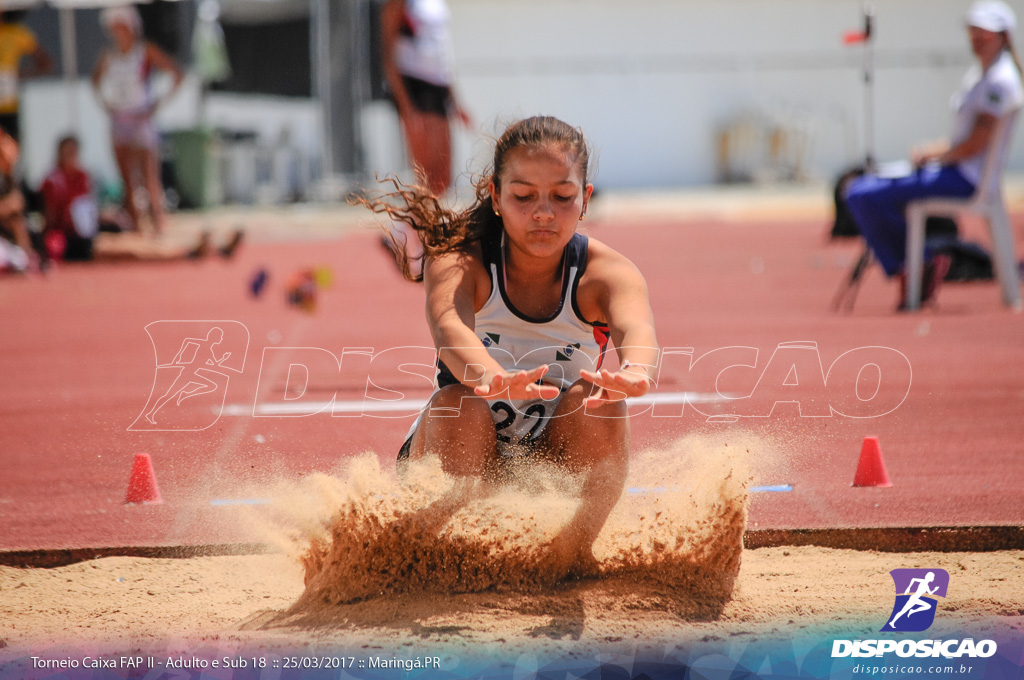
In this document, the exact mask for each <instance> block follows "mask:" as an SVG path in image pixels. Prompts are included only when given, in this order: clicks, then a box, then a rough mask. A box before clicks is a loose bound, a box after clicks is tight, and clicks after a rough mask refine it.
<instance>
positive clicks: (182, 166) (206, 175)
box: [169, 128, 224, 208]
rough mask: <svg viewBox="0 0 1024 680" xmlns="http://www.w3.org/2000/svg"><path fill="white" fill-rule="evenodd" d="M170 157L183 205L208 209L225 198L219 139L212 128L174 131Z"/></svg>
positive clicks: (171, 136)
mask: <svg viewBox="0 0 1024 680" xmlns="http://www.w3.org/2000/svg"><path fill="white" fill-rule="evenodd" d="M169 134H170V138H171V157H172V160H173V162H174V175H175V180H176V183H177V186H178V193H179V194H180V196H181V202H182V205H183V207H187V208H209V207H211V206H215V205H219V204H221V203H222V202H223V200H224V190H223V188H222V186H221V178H220V156H221V151H220V139H219V138H218V136H217V133H216V132H215V131H214V130H211V129H208V128H191V129H187V130H174V131H173V132H171V133H169Z"/></svg>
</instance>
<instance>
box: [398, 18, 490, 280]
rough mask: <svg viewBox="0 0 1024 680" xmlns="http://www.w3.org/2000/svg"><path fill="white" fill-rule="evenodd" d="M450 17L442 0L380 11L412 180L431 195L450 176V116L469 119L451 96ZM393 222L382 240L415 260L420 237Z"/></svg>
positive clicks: (440, 192)
mask: <svg viewBox="0 0 1024 680" xmlns="http://www.w3.org/2000/svg"><path fill="white" fill-rule="evenodd" d="M450 21H451V11H450V10H449V9H448V5H447V4H446V3H445V0H388V2H387V4H386V5H385V6H384V9H383V13H382V15H381V51H382V54H381V57H382V60H383V65H384V74H385V76H386V77H387V82H388V86H389V87H390V89H391V95H392V98H393V99H394V102H395V106H396V107H397V109H398V117H399V119H400V120H401V122H402V129H403V130H404V132H405V141H406V147H407V149H408V152H409V157H410V162H411V164H412V166H413V169H414V170H415V172H416V178H417V181H418V182H419V183H420V184H422V185H423V186H424V187H426V188H427V189H429V190H430V192H431V193H433V194H434V195H435V196H444V194H445V193H446V192H447V191H448V189H449V188H450V187H451V182H452V138H451V125H450V122H449V118H450V117H453V116H454V117H455V118H457V119H458V120H459V121H461V122H462V123H463V124H464V125H465V126H466V127H470V126H471V125H472V122H471V120H470V117H469V115H468V114H467V113H466V111H465V110H464V109H463V108H462V106H461V105H460V104H459V102H458V99H457V98H456V96H455V91H454V78H455V64H454V61H455V60H454V56H453V51H452V43H451V30H450V28H449V23H450ZM394 226H395V229H394V230H393V231H392V234H391V236H392V239H387V238H386V237H385V241H384V244H385V246H387V247H389V248H396V247H404V248H406V250H407V254H408V255H409V260H410V261H413V262H418V261H419V255H420V246H419V239H418V238H416V236H415V234H414V232H413V230H412V229H411V228H410V227H408V226H407V225H404V224H402V223H396V224H395V225H394ZM395 232H399V233H395ZM392 240H393V241H392Z"/></svg>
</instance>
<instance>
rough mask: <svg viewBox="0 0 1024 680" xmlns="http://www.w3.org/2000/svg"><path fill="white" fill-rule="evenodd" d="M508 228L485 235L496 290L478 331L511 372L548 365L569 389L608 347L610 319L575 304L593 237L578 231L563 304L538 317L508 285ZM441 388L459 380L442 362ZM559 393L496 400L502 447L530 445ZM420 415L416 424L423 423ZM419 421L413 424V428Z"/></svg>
mask: <svg viewBox="0 0 1024 680" xmlns="http://www.w3.org/2000/svg"><path fill="white" fill-rule="evenodd" d="M504 243H505V236H504V232H502V234H501V238H500V239H499V238H491V239H488V240H485V241H484V242H483V243H482V244H481V245H482V247H483V258H484V266H485V267H487V270H488V272H489V273H490V275H491V294H490V296H489V297H488V298H487V302H485V303H484V306H483V307H482V308H481V309H480V311H478V312H477V313H476V317H475V326H476V327H475V332H476V335H477V337H478V338H479V339H480V342H481V343H483V345H484V347H486V348H487V351H488V353H489V354H490V355H491V358H493V359H494V360H495V361H497V362H498V363H499V364H500V365H501V367H502V368H504V369H506V370H509V371H518V370H529V369H531V368H535V367H537V366H541V365H543V364H547V365H548V373H547V375H546V376H544V378H543V381H544V382H545V383H547V384H552V385H555V386H557V387H558V388H559V389H561V391H562V392H563V393H564V392H565V391H566V390H567V389H569V387H571V386H572V385H573V383H575V382H577V381H578V380H579V379H580V377H581V376H580V370H588V371H596V370H598V369H599V368H600V367H601V363H602V361H603V360H604V352H605V349H606V348H607V346H608V338H609V331H608V326H607V324H604V323H600V322H591V321H588V320H586V319H584V318H583V316H582V314H580V311H579V307H578V306H577V304H576V289H577V287H578V286H579V282H580V278H581V277H582V276H583V273H584V272H585V271H586V268H587V248H588V239H587V237H586V236H584V235H582V234H575V235H574V236H573V237H572V240H571V241H569V243H568V245H566V247H565V252H564V255H563V260H562V267H563V269H562V272H563V273H562V295H561V299H560V301H559V304H558V309H557V311H555V313H554V314H553V315H551V316H550V317H548V318H546V319H535V318H533V317H530V316H527V315H526V314H523V313H522V312H520V311H519V310H518V309H516V308H515V307H514V306H513V304H512V303H511V302H510V301H509V299H508V294H507V292H506V290H505V266H504V264H505V257H504V252H505V248H504ZM439 368H440V371H439V373H438V376H437V384H438V387H439V388H440V387H444V386H446V385H450V384H454V383H457V382H460V381H459V380H457V379H456V378H455V376H453V375H452V374H451V372H450V371H449V370H448V367H447V366H445V365H444V364H443V363H439ZM559 399H560V396H559V397H555V398H554V399H551V400H544V399H539V398H538V399H513V400H496V401H492V402H491V412H492V413H493V415H494V424H495V428H496V429H497V436H498V442H499V451H502V453H504V454H508V453H509V451H508V450H507V447H505V446H502V445H503V444H530V443H531V442H532V441H533V440H535V439H536V438H537V436H538V435H539V434H540V433H541V431H543V429H544V427H545V425H547V422H548V420H549V419H550V417H551V415H552V414H553V413H554V410H555V407H556V406H557V405H558V401H559ZM418 420H419V419H417V423H416V424H418ZM416 424H414V425H413V431H414V430H415V427H416Z"/></svg>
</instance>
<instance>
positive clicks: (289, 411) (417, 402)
mask: <svg viewBox="0 0 1024 680" xmlns="http://www.w3.org/2000/svg"><path fill="white" fill-rule="evenodd" d="M728 400H729V397H727V396H723V395H721V394H718V393H713V394H709V393H703V392H655V393H652V394H645V395H644V396H642V397H635V398H632V399H627V400H626V404H627V405H628V406H650V405H653V404H683V403H688V404H716V403H721V402H724V401H728ZM426 405H427V400H426V399H397V400H393V401H382V400H377V399H354V400H331V401H299V402H294V403H289V402H271V403H268V404H259V405H257V406H253V405H249V404H227V405H226V406H224V409H223V410H222V411H221V413H222V414H223V415H226V416H294V415H316V414H320V413H327V414H331V413H335V414H337V413H394V412H398V411H404V412H406V413H413V412H415V411H419V410H420V409H422V408H423V407H424V406H426Z"/></svg>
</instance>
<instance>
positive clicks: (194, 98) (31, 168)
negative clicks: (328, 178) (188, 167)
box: [21, 77, 323, 183]
mask: <svg viewBox="0 0 1024 680" xmlns="http://www.w3.org/2000/svg"><path fill="white" fill-rule="evenodd" d="M168 85H169V83H168V82H163V83H161V82H159V81H158V82H157V83H156V85H155V86H154V87H155V89H156V91H158V92H164V91H166V90H165V89H164V88H166V87H167V86H168ZM76 109H77V126H76V125H74V124H73V120H74V118H75V116H73V114H72V111H73V110H76ZM202 115H203V116H204V120H205V122H206V125H208V126H210V127H214V128H224V129H229V130H247V131H253V132H256V133H257V135H258V138H259V141H260V143H261V144H263V145H264V146H266V147H274V146H277V145H278V144H279V143H280V142H281V140H282V138H286V139H287V144H288V145H289V146H290V147H292V148H293V149H294V150H295V151H296V152H297V154H298V155H300V156H301V157H302V158H303V159H307V160H308V159H312V158H314V157H318V155H319V150H320V148H321V147H322V144H323V142H322V140H323V128H322V122H321V120H322V117H321V115H320V109H319V106H318V105H317V104H316V102H315V101H314V100H312V99H300V98H291V97H270V96H253V95H232V94H222V93H216V94H211V95H209V97H208V98H207V101H206V104H205V107H204V111H203V113H202ZM21 116H22V124H21V127H22V140H23V141H22V144H23V147H24V153H23V156H24V168H25V175H26V177H27V179H28V180H29V182H30V183H38V182H40V181H41V180H42V179H43V177H45V175H46V173H47V172H48V171H49V169H50V168H51V167H52V166H53V162H54V156H55V148H56V142H57V139H59V138H60V137H61V136H62V135H64V134H66V133H67V132H69V131H71V130H72V129H76V130H77V132H78V134H79V137H80V138H81V159H82V164H83V165H84V166H85V167H86V168H88V169H89V171H90V172H91V173H93V174H94V175H95V176H96V177H97V178H98V179H100V180H102V181H117V177H118V174H117V167H116V165H115V163H114V157H113V154H112V152H111V146H110V129H109V119H108V117H107V115H106V113H105V112H103V111H102V110H101V109H100V106H99V104H98V102H97V100H96V97H95V95H94V94H93V92H92V88H91V86H90V85H89V83H88V82H87V81H84V80H83V81H80V82H79V83H77V85H76V86H75V87H74V88H72V89H69V88H68V87H67V86H66V85H65V83H64V82H63V81H60V80H46V81H30V82H28V83H26V84H25V86H24V88H23V94H22V112H21ZM199 116H200V108H199V85H198V82H197V81H196V80H195V79H194V78H191V77H189V78H186V80H185V82H184V83H183V84H182V86H181V88H180V89H179V90H178V92H176V93H175V95H174V97H173V98H172V99H170V100H169V101H168V102H167V105H166V106H165V107H163V108H162V109H161V110H160V111H159V112H158V114H157V125H158V127H159V129H161V130H163V131H170V130H176V129H183V128H192V127H194V126H195V125H196V122H197V120H198V119H199Z"/></svg>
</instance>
